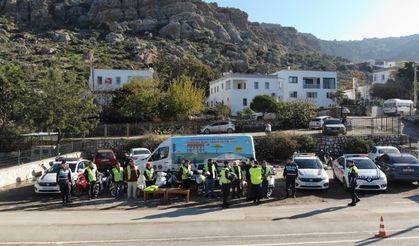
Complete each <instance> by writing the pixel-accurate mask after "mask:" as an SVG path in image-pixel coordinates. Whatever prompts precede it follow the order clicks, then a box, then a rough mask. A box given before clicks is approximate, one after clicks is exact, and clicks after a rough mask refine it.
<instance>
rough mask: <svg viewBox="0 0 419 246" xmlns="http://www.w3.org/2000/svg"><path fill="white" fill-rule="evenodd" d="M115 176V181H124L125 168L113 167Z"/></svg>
mask: <svg viewBox="0 0 419 246" xmlns="http://www.w3.org/2000/svg"><path fill="white" fill-rule="evenodd" d="M112 173H113V177H114V179H115V182H122V181H124V169H123V168H122V167H119V168H116V167H114V168H112Z"/></svg>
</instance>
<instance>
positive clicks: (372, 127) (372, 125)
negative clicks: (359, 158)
mask: <svg viewBox="0 0 419 246" xmlns="http://www.w3.org/2000/svg"><path fill="white" fill-rule="evenodd" d="M371 135H374V118H371Z"/></svg>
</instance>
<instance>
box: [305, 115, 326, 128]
mask: <svg viewBox="0 0 419 246" xmlns="http://www.w3.org/2000/svg"><path fill="white" fill-rule="evenodd" d="M329 118H330V116H318V117H315V118H313V119H311V120H310V122H309V123H308V128H309V129H310V130H315V129H322V128H323V124H324V121H325V120H327V119H329Z"/></svg>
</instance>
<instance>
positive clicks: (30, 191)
mask: <svg viewBox="0 0 419 246" xmlns="http://www.w3.org/2000/svg"><path fill="white" fill-rule="evenodd" d="M277 173H278V175H277V177H276V181H275V185H276V186H275V189H274V192H273V194H272V197H271V198H270V199H267V200H263V204H262V206H280V205H293V204H295V205H299V204H312V203H328V202H332V201H336V200H342V202H349V199H350V196H349V194H348V193H347V192H346V191H344V190H343V187H342V184H341V183H340V182H338V181H336V180H334V179H333V175H332V171H331V170H328V175H329V177H330V188H329V189H328V190H327V191H322V190H297V198H289V199H286V198H285V188H284V187H285V185H284V180H283V179H282V177H280V175H282V169H281V168H278V169H277ZM33 184H34V182H33V181H31V182H24V183H21V184H19V185H13V186H9V187H5V188H2V189H0V212H4V211H47V210H60V209H66V210H80V209H83V210H88V209H95V210H96V209H99V210H111V209H125V210H130V209H136V208H148V207H158V208H173V207H214V206H219V205H220V202H221V194H220V191H219V190H218V191H216V197H215V198H212V199H211V198H205V197H204V196H202V195H197V194H194V193H192V197H191V201H190V202H189V203H185V201H184V199H183V198H181V197H179V198H173V199H171V200H170V203H169V204H168V205H160V200H159V199H157V198H156V199H152V200H151V201H149V202H148V203H147V204H145V203H144V202H143V199H142V197H140V198H139V199H138V201H129V202H128V201H126V200H125V199H120V200H116V199H114V198H112V197H110V195H108V194H102V195H101V196H99V198H98V199H96V200H88V198H87V195H83V196H81V197H74V198H73V200H74V202H73V203H72V204H69V205H66V206H63V205H62V204H61V202H60V200H61V199H60V196H59V195H57V194H36V193H35V192H34V188H33ZM418 187H419V185H418V184H417V183H390V184H389V187H388V189H387V191H385V192H375V191H373V192H359V195H360V197H361V199H362V198H365V197H370V198H372V199H376V200H377V202H382V201H385V199H386V198H387V197H388V196H391V198H396V199H397V197H400V199H402V198H406V197H414V198H415V199H416V198H418V197H419V188H418ZM231 204H232V207H241V206H249V205H252V203H251V202H247V201H246V199H245V198H240V199H235V200H232V201H231Z"/></svg>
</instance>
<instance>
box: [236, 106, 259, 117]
mask: <svg viewBox="0 0 419 246" xmlns="http://www.w3.org/2000/svg"><path fill="white" fill-rule="evenodd" d="M254 113H255V111H253V110H252V109H251V108H249V107H247V108H244V109H242V110H240V111H238V112H237V116H238V117H241V118H246V117H250V116H252V115H253V114H254Z"/></svg>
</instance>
